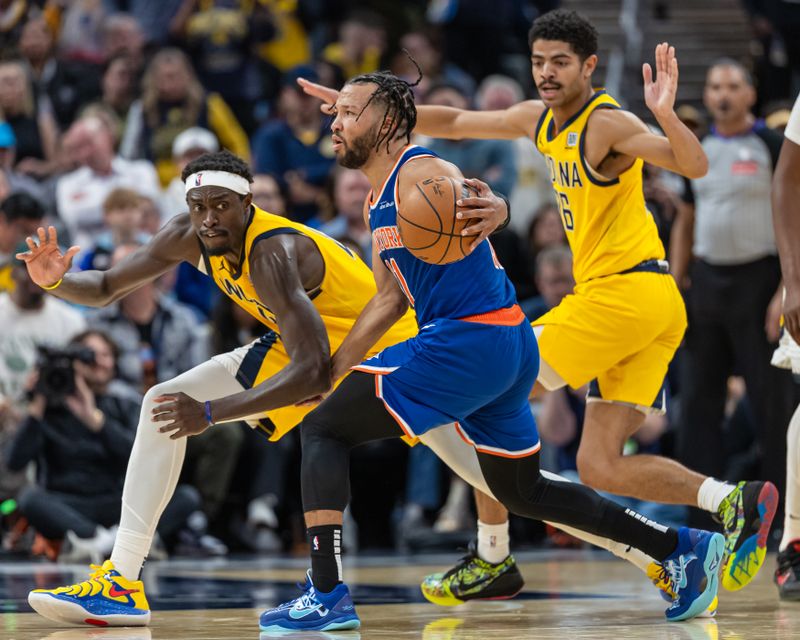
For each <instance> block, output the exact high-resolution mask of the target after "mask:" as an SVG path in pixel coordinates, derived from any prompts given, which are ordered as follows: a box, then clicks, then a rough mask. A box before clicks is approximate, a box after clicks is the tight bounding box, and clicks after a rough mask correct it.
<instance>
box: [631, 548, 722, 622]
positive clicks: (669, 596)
mask: <svg viewBox="0 0 800 640" xmlns="http://www.w3.org/2000/svg"><path fill="white" fill-rule="evenodd" d="M645 573H646V574H647V577H648V578H649V579H650V582H652V583H653V586H654V587H655V588H656V589H658V594H659V595H660V596H661V598H662V599H663V600H665V601H666V602H672V601H673V600H675V591H674V590H673V589H672V581H671V580H670V579H669V573H668V572H667V570H666V568H664V565H663V564H659V563H658V562H651V563H650V564H649V565H648V566H647V571H645ZM718 604H719V600H718V599H717V597H716V596H714V599H713V600H712V601H711V604H710V605H709V606H708V609H706V610H705V611H703V612H702V613H698V614H697V617H698V618H713V617H714V616H716V615H717V605H718Z"/></svg>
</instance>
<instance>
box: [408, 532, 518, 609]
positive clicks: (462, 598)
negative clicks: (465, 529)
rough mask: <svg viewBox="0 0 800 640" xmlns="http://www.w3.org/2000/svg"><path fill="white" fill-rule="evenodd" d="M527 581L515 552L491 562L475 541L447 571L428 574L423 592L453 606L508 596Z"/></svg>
mask: <svg viewBox="0 0 800 640" xmlns="http://www.w3.org/2000/svg"><path fill="white" fill-rule="evenodd" d="M524 585H525V581H524V580H523V579H522V574H521V573H520V572H519V569H518V568H517V563H516V561H515V560H514V557H513V556H508V557H507V558H506V559H505V560H503V561H502V562H499V563H497V564H492V563H491V562H486V561H485V560H482V559H481V558H479V557H478V552H477V547H476V544H475V541H472V542H471V543H470V544H469V548H468V552H467V555H465V556H464V557H463V558H461V560H460V561H459V562H458V564H456V566H454V567H453V568H452V569H450V570H449V571H447V572H446V573H433V574H431V575H428V576H425V579H424V580H423V581H422V584H421V585H420V588H421V589H422V595H424V596H425V597H426V598H427V599H428V600H430V601H431V602H433V603H434V604H438V605H441V606H444V607H453V606H455V605H459V604H464V603H465V602H466V601H467V600H506V599H508V598H513V597H514V596H515V595H517V594H518V593H519V592H520V591H522V587H523V586H524Z"/></svg>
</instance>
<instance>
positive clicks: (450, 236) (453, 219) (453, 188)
mask: <svg viewBox="0 0 800 640" xmlns="http://www.w3.org/2000/svg"><path fill="white" fill-rule="evenodd" d="M447 182H448V184H449V185H450V191H452V193H453V215H452V216H450V218H451V219H450V232H449V233H447V234H446V235H447V236H448V238H447V244H446V245H445V247H444V252H443V253H442V257H441V258H439V259H438V260H437V261H436V264H442V262H443V261H444V259H445V258H446V257H447V254H448V253H449V252H450V245H451V244H453V232H454V231H455V230H456V210H457V209H458V207H457V206H456V202H458V196H457V195H456V185H455V183H454V182H453V179H452V178H451V177H449V176H448V177H447ZM437 215H438V214H437ZM442 226H443V227H444V225H442ZM442 231H444V228H443V229H442ZM442 235H445V233H441V232H440V234H439V237H441V236H442Z"/></svg>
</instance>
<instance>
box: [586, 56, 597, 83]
mask: <svg viewBox="0 0 800 640" xmlns="http://www.w3.org/2000/svg"><path fill="white" fill-rule="evenodd" d="M596 68H597V56H596V55H595V54H592V55H590V56H589V57H588V58H586V60H584V61H583V74H584V76H586V77H587V78H588V77H589V76H591V75H592V74H593V73H594V70H595V69H596Z"/></svg>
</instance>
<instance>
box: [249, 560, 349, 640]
mask: <svg viewBox="0 0 800 640" xmlns="http://www.w3.org/2000/svg"><path fill="white" fill-rule="evenodd" d="M297 586H298V587H300V588H301V589H303V592H304V593H303V595H302V596H300V597H299V598H295V599H294V600H290V601H289V602H285V603H284V604H282V605H280V606H278V607H276V608H275V609H268V610H267V611H265V612H264V613H262V614H261V618H260V620H259V626H260V627H261V631H278V632H286V631H333V630H336V629H340V630H343V629H358V628H359V627H360V626H361V620H359V618H358V614H357V613H356V609H355V606H354V605H353V599H352V598H351V597H350V590H349V589H348V588H347V585H346V584H344V583H341V584H338V585H336V588H335V589H334V590H333V591H331V592H330V593H320V592H319V591H317V590H316V589H315V588H314V583H313V582H312V580H311V570H309V571H308V572H307V573H306V583H305V585H304V586H303V585H299V584H298V585H297Z"/></svg>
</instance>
